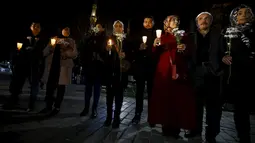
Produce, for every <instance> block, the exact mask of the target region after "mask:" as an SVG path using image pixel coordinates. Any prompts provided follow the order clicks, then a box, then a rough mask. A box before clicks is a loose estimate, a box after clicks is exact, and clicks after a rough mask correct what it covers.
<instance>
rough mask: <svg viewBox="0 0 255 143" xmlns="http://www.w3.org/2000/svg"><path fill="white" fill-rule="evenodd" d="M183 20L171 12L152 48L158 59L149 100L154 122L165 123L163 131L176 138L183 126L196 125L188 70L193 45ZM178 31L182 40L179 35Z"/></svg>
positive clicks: (190, 126) (187, 127)
mask: <svg viewBox="0 0 255 143" xmlns="http://www.w3.org/2000/svg"><path fill="white" fill-rule="evenodd" d="M179 23H180V20H179V17H178V16H175V15H171V16H168V17H167V18H166V19H165V21H164V32H165V33H164V34H162V35H161V37H160V38H156V39H155V41H154V44H153V48H152V52H153V54H155V55H157V57H158V62H157V66H156V71H155V76H154V83H153V88H152V96H151V98H150V100H149V104H148V106H149V110H148V122H149V123H150V125H153V124H162V131H163V134H164V135H165V136H172V137H174V138H179V133H180V129H181V128H183V129H189V130H191V129H194V128H195V127H196V119H195V115H196V114H195V98H194V90H193V88H192V84H191V80H190V75H189V73H188V71H189V70H188V62H189V60H190V49H189V48H190V47H189V44H188V39H187V38H188V37H187V35H186V34H185V33H184V31H183V30H178V27H179ZM177 31H178V32H180V35H178V36H180V37H179V38H180V39H179V40H180V41H177V39H176V36H177V33H178V32H177ZM159 43H160V44H159Z"/></svg>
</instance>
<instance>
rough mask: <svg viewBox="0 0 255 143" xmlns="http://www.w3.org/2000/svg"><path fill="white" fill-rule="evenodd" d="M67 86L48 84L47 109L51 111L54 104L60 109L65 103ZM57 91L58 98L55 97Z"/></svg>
mask: <svg viewBox="0 0 255 143" xmlns="http://www.w3.org/2000/svg"><path fill="white" fill-rule="evenodd" d="M65 89H66V86H65V85H53V84H50V83H47V85H46V97H45V101H46V107H47V108H49V109H51V108H52V105H53V104H54V107H55V108H60V105H61V103H62V101H63V98H64V95H65ZM56 90H57V96H56V98H55V97H54V93H55V91H56Z"/></svg>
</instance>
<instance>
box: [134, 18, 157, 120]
mask: <svg viewBox="0 0 255 143" xmlns="http://www.w3.org/2000/svg"><path fill="white" fill-rule="evenodd" d="M143 36H146V37H147V40H146V43H144V42H143V39H142V37H143ZM133 37H135V38H136V39H135V40H134V44H133V45H134V46H133V47H134V57H135V58H134V62H133V65H132V67H133V73H134V78H135V80H136V96H135V97H136V108H135V116H134V118H133V120H132V122H133V123H135V124H137V123H139V122H140V120H141V115H142V112H143V101H144V90H145V85H147V93H148V99H150V97H151V92H152V91H151V90H152V83H153V74H154V70H155V64H154V63H156V61H155V60H153V56H152V47H153V40H154V39H155V38H156V32H155V30H154V19H153V17H152V16H147V17H145V18H144V20H143V29H142V30H141V31H140V33H139V34H137V35H135V36H133Z"/></svg>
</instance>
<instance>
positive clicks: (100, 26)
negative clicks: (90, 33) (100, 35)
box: [96, 24, 104, 32]
mask: <svg viewBox="0 0 255 143" xmlns="http://www.w3.org/2000/svg"><path fill="white" fill-rule="evenodd" d="M96 27H97V28H98V30H99V31H100V32H103V31H104V28H103V27H102V25H101V24H97V25H96Z"/></svg>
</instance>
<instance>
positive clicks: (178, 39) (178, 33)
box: [172, 28, 185, 45]
mask: <svg viewBox="0 0 255 143" xmlns="http://www.w3.org/2000/svg"><path fill="white" fill-rule="evenodd" d="M172 32H173V34H174V36H175V39H176V42H177V45H180V44H181V39H182V37H183V36H184V33H185V31H184V30H179V28H174V29H173V30H172Z"/></svg>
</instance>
